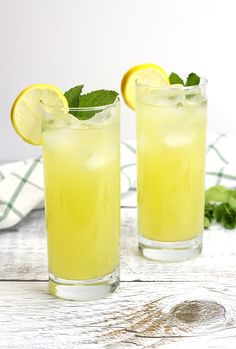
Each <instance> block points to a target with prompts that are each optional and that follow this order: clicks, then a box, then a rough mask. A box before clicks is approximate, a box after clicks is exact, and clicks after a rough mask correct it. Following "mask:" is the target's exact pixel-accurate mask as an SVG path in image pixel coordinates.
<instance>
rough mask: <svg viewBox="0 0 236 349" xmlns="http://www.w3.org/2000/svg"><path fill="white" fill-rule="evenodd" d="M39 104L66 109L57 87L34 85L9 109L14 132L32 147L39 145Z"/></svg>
mask: <svg viewBox="0 0 236 349" xmlns="http://www.w3.org/2000/svg"><path fill="white" fill-rule="evenodd" d="M41 102H43V103H44V104H46V105H50V106H55V107H57V108H68V102H67V99H66V97H65V96H64V95H63V93H62V92H61V91H60V90H59V89H58V88H57V87H55V86H52V85H48V84H35V85H31V86H29V87H27V88H26V89H25V90H23V91H22V92H21V93H20V94H19V95H18V97H17V98H16V100H15V102H14V104H13V106H12V109H11V121H12V125H13V127H14V129H15V131H16V132H17V133H18V135H19V136H20V137H21V138H23V140H24V141H26V142H27V143H30V144H33V145H40V144H41V118H42V113H43V111H42V106H41Z"/></svg>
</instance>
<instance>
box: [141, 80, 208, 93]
mask: <svg viewBox="0 0 236 349" xmlns="http://www.w3.org/2000/svg"><path fill="white" fill-rule="evenodd" d="M207 83H208V80H207V79H206V78H204V77H200V83H199V84H198V85H192V86H184V85H181V87H180V86H179V84H178V86H176V87H174V86H175V84H172V85H171V84H169V85H162V86H160V85H159V86H157V85H156V86H154V85H151V84H148V83H142V82H139V79H136V80H135V86H136V87H146V88H153V89H156V90H162V91H165V90H170V89H171V90H172V91H173V90H174V91H186V90H193V89H195V88H197V87H201V86H206V85H207ZM176 85H177V84H176ZM170 86H171V87H170Z"/></svg>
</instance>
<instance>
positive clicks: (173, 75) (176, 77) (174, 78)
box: [169, 72, 184, 85]
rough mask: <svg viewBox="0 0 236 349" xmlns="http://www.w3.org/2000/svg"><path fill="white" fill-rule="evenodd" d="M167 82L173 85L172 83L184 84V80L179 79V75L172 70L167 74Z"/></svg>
mask: <svg viewBox="0 0 236 349" xmlns="http://www.w3.org/2000/svg"><path fill="white" fill-rule="evenodd" d="M169 82H170V84H171V85H174V84H181V85H184V81H183V80H182V79H181V77H180V76H179V75H178V74H176V73H173V72H172V73H171V74H170V76H169Z"/></svg>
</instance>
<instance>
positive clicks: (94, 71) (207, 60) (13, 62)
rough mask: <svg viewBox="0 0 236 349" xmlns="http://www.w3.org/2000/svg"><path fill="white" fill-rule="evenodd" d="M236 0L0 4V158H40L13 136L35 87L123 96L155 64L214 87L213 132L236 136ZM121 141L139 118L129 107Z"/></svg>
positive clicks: (20, 0)
mask: <svg viewBox="0 0 236 349" xmlns="http://www.w3.org/2000/svg"><path fill="white" fill-rule="evenodd" d="M235 5H236V1H235V0H178V1H177V0H0V45H1V46H0V159H21V158H27V157H31V156H34V155H37V154H40V152H41V149H40V147H33V146H30V145H28V144H27V143H24V142H23V141H22V140H21V139H20V138H19V137H18V136H17V135H16V134H15V133H14V131H13V129H12V126H11V123H10V108H11V105H12V102H13V101H14V99H15V97H16V95H17V94H18V93H19V92H20V91H21V90H22V89H23V88H25V87H26V86H27V85H30V84H32V83H50V84H53V85H56V86H58V87H59V88H61V89H62V90H66V89H68V88H70V87H72V86H74V85H76V84H81V83H84V84H85V86H86V90H92V89H99V88H108V89H115V90H119V87H120V80H121V78H122V75H123V73H124V72H125V71H126V70H127V69H128V68H130V67H131V66H133V65H136V64H140V63H145V62H153V63H157V64H159V65H161V66H163V67H164V68H165V70H166V71H167V73H168V74H169V73H170V72H171V71H172V70H173V71H176V72H177V73H189V72H191V71H194V72H196V73H198V74H199V75H202V76H205V77H207V78H208V80H209V86H208V91H209V93H208V95H209V123H208V126H209V130H220V131H223V132H235V133H236V112H235V103H236V101H235V99H236V98H235V95H236V53H235V52H236V50H235V46H236V39H235V38H236V20H235V16H236V11H235V7H236V6H235ZM121 113H122V139H126V138H129V137H133V136H134V130H135V117H134V113H133V112H132V111H130V110H128V108H127V107H126V106H124V105H123V104H122V110H121Z"/></svg>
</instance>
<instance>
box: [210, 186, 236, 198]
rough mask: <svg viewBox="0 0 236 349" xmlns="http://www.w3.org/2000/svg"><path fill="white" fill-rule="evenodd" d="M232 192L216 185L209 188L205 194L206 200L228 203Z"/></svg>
mask: <svg viewBox="0 0 236 349" xmlns="http://www.w3.org/2000/svg"><path fill="white" fill-rule="evenodd" d="M230 194H231V191H230V189H227V188H225V187H223V186H222V185H216V186H214V187H211V188H209V189H208V190H207V191H206V193H205V200H206V201H207V202H209V201H212V202H228V200H229V198H230Z"/></svg>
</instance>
